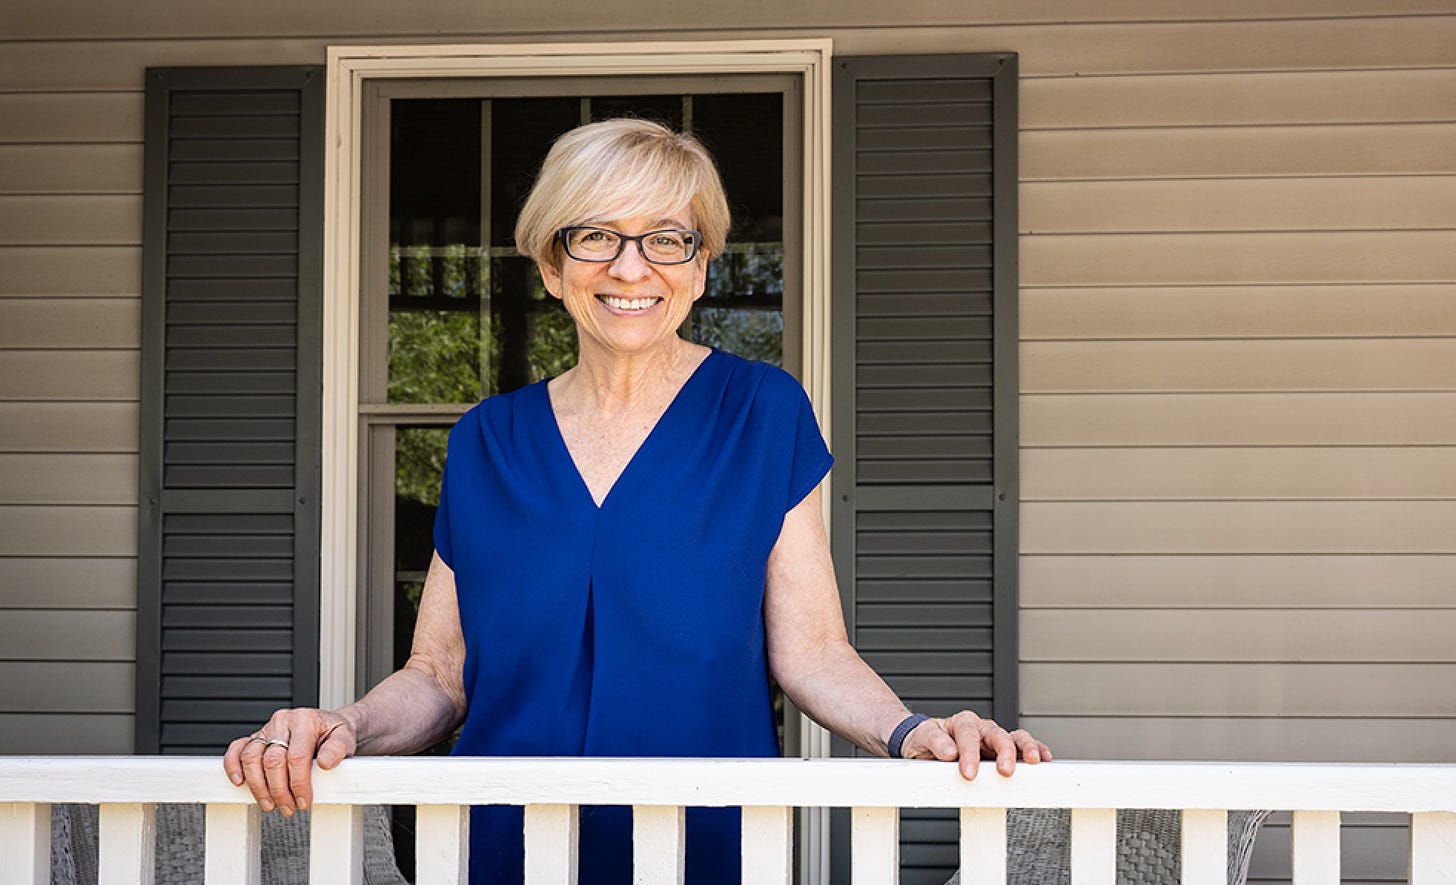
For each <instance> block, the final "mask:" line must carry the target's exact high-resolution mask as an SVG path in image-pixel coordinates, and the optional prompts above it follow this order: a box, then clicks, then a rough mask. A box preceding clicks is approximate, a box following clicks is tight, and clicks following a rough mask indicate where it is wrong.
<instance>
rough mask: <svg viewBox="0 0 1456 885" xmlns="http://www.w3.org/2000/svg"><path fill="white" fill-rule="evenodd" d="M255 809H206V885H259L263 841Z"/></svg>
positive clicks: (220, 807)
mask: <svg viewBox="0 0 1456 885" xmlns="http://www.w3.org/2000/svg"><path fill="white" fill-rule="evenodd" d="M260 822H261V815H260V814H259V811H258V806H257V805H254V804H252V803H249V804H247V805H221V804H218V805H209V806H207V827H206V829H207V847H206V848H205V849H204V851H203V876H204V877H206V879H207V885H259V883H261V882H262V881H263V872H262V865H263V852H262V847H263V840H262V838H261V836H260Z"/></svg>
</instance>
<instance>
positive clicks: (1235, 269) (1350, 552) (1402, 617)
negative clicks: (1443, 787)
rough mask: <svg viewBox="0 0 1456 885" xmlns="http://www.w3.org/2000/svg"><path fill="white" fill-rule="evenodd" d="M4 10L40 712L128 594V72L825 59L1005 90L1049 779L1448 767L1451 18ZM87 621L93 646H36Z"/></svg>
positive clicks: (858, 11)
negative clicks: (619, 49)
mask: <svg viewBox="0 0 1456 885" xmlns="http://www.w3.org/2000/svg"><path fill="white" fill-rule="evenodd" d="M26 6H27V7H28V8H27V9H25V10H23V11H19V12H11V11H7V12H6V13H5V15H6V16H8V18H6V19H5V20H4V22H3V26H0V33H8V34H12V35H16V36H17V37H18V38H20V39H18V40H16V41H13V42H7V43H5V44H4V45H3V47H0V267H3V273H0V469H3V470H4V471H6V473H7V478H6V479H5V480H4V481H3V483H0V539H8V540H0V581H4V582H5V585H6V587H7V591H9V598H10V599H11V600H18V601H11V602H3V603H0V605H9V606H11V609H10V610H8V611H7V612H5V613H4V615H3V616H0V621H8V620H9V618H10V616H11V615H15V614H19V615H22V616H24V617H26V618H31V619H32V621H30V622H27V623H31V624H32V626H36V627H37V628H44V629H51V630H55V632H54V634H53V636H52V638H53V639H54V641H55V642H56V643H57V645H56V646H55V647H54V648H52V650H51V651H50V652H49V653H50V654H52V655H53V656H54V660H55V661H56V669H54V671H50V672H51V676H50V678H53V679H54V680H57V681H58V683H62V682H64V681H65V679H67V678H71V677H69V676H66V675H63V670H62V669H61V667H62V661H61V659H62V658H67V657H68V656H69V657H70V658H73V659H77V660H80V659H82V658H84V656H85V655H87V654H88V653H90V652H91V651H92V649H91V648H90V646H91V643H90V642H89V639H90V635H91V631H93V630H101V631H102V632H105V630H116V629H121V630H129V629H130V627H129V626H128V625H123V624H120V623H119V622H118V621H116V620H115V619H117V618H122V617H125V616H126V610H127V608H128V606H130V605H131V604H133V603H132V600H134V594H135V575H134V571H132V570H128V568H127V567H126V566H127V563H128V562H130V560H129V559H128V557H129V556H130V555H131V551H132V550H133V549H134V546H135V525H134V523H135V510H134V509H133V508H132V507H131V506H129V505H130V504H133V503H134V502H132V501H128V500H126V499H125V493H126V492H125V490H126V488H127V487H128V484H134V477H135V470H136V464H135V453H136V420H137V416H136V397H137V383H136V366H137V362H136V359H137V355H136V334H137V333H136V328H137V327H136V322H137V319H136V313H135V308H134V303H135V299H136V297H137V295H138V293H139V290H140V250H139V249H138V247H137V243H138V241H139V211H140V203H139V195H140V191H141V167H140V157H141V151H140V143H141V138H142V133H141V125H142V124H141V111H142V101H141V90H142V85H143V83H142V76H143V74H142V72H143V69H144V68H145V67H146V66H149V65H151V66H163V65H189V64H208V65H219V64H298V63H310V64H317V63H321V62H322V61H323V59H324V47H325V46H326V45H328V44H329V43H331V42H391V41H403V42H426V41H429V42H440V41H450V42H462V41H483V42H491V41H528V40H531V41H534V40H551V41H554V40H573V39H602V40H610V39H642V38H652V39H659V38H660V39H673V38H676V37H695V38H700V37H703V36H705V35H707V36H716V37H725V38H732V37H776V36H783V37H799V36H813V37H824V36H827V37H831V38H833V39H834V40H835V49H836V51H837V52H840V53H846V54H853V53H900V52H914V53H926V52H974V51H1005V50H1014V51H1017V52H1019V53H1020V56H1021V71H1022V75H1023V82H1022V86H1021V115H1022V121H1023V130H1024V131H1023V133H1022V137H1021V175H1022V193H1021V204H1022V215H1021V221H1022V229H1023V236H1022V241H1021V281H1022V284H1023V289H1022V352H1021V356H1022V376H1021V377H1022V384H1023V396H1022V445H1023V452H1022V465H1021V466H1022V482H1023V490H1024V503H1023V516H1024V524H1023V530H1024V535H1023V545H1022V549H1023V568H1022V605H1023V619H1022V628H1021V629H1022V644H1023V649H1024V652H1025V659H1026V660H1025V664H1024V667H1023V674H1022V675H1023V686H1022V701H1023V708H1024V710H1025V712H1026V716H1025V719H1024V722H1025V724H1026V725H1028V726H1030V727H1033V728H1036V729H1039V730H1041V731H1042V732H1043V734H1044V736H1045V737H1047V738H1048V739H1050V740H1051V741H1053V743H1055V744H1057V746H1058V748H1059V749H1060V750H1061V751H1062V753H1063V755H1064V756H1069V757H1089V756H1091V757H1095V756H1103V757H1145V758H1146V757H1154V758H1174V757H1175V758H1242V759H1344V760H1351V761H1356V760H1391V759H1428V760H1439V761H1447V762H1452V761H1456V755H1453V754H1456V749H1453V748H1456V710H1453V706H1456V702H1453V698H1456V694H1453V693H1456V679H1453V678H1452V676H1453V673H1452V669H1451V668H1452V667H1453V666H1456V661H1453V660H1452V658H1451V654H1452V652H1451V651H1450V650H1449V648H1450V642H1449V640H1447V637H1449V636H1451V635H1453V634H1456V622H1453V620H1452V619H1453V617H1456V578H1453V575H1456V542H1453V541H1452V540H1451V539H1453V538H1456V480H1453V479H1452V477H1453V476H1456V470H1453V469H1452V468H1453V467H1456V454H1453V452H1456V113H1453V108H1456V4H1453V3H1451V2H1449V0H1439V2H1437V0H1416V2H1411V3H1402V4H1400V10H1399V14H1394V12H1393V6H1394V4H1390V3H1389V2H1384V0H1228V2H1220V3H1210V2H1191V3H1178V4H1169V3H1166V2H1161V0H1097V2H1093V3H1070V2H1064V0H990V2H987V3H978V4H974V5H966V4H959V5H957V4H942V3H929V2H920V0H915V2H911V3H909V4H903V3H902V4H897V5H895V6H894V7H893V8H890V7H886V6H884V5H883V4H875V3H870V2H867V0H854V2H848V3H844V2H829V0H805V2H799V3H791V4H783V3H769V2H760V0H754V2H751V3H749V4H746V5H745V4H738V5H733V6H720V7H713V6H706V7H704V6H698V7H691V8H689V7H668V8H663V9H656V10H655V11H654V21H655V24H654V25H653V26H652V27H651V28H648V29H644V28H642V27H641V26H640V22H638V21H635V20H633V19H634V16H633V15H632V14H631V12H630V11H629V12H628V13H626V14H625V16H624V14H623V12H622V10H620V9H617V8H611V9H607V8H604V7H602V6H600V5H599V4H598V5H593V4H585V3H576V2H574V0H569V2H568V3H567V4H566V5H565V6H563V5H561V4H556V5H555V6H553V7H551V9H550V11H549V18H548V13H547V12H545V11H543V10H544V7H540V6H531V5H529V4H526V5H522V4H517V5H514V6H511V5H508V6H505V7H500V8H497V7H491V8H490V9H488V10H487V9H486V8H485V7H482V6H481V5H480V4H478V3H473V2H468V0H435V2H432V3H430V4H428V6H429V26H428V31H429V36H425V37H421V36H417V35H418V34H419V33H420V31H421V26H420V22H421V20H422V19H421V17H420V16H421V10H419V9H417V8H413V7H405V6H401V5H400V4H396V3H388V2H384V0H361V2H360V3H358V4H355V7H354V8H353V11H352V14H351V15H350V16H349V17H347V20H344V19H339V18H338V17H337V16H335V15H332V14H331V13H329V12H327V11H326V10H323V9H322V8H320V9H309V8H297V7H296V5H295V4H291V3H286V2H285V0H260V2H257V3H250V4H231V5H218V4H196V3H182V2H180V0H164V2H157V3H148V4H143V6H142V7H140V8H136V9H133V8H131V7H125V6H121V5H116V4H109V5H108V4H102V3H97V2H94V0H69V2H57V3H51V4H26ZM567 20H570V21H574V22H575V23H576V24H575V30H574V31H571V32H563V31H561V30H559V29H558V28H559V22H561V21H567ZM744 22H752V23H753V26H752V29H751V30H747V29H745V28H744V25H743V23H744ZM329 34H334V35H337V36H335V37H327V36H321V35H329ZM394 35H406V36H403V37H400V36H394ZM112 38H126V39H112ZM12 470H15V471H23V472H26V473H27V474H31V473H33V474H34V475H24V476H21V475H18V474H17V475H15V476H9V475H8V474H9V473H10V471H12ZM63 474H73V475H67V476H63ZM65 532H69V533H73V535H72V536H71V537H70V538H69V539H61V538H59V537H58V536H57V533H65ZM50 576H56V577H55V581H56V583H57V584H58V585H59V587H58V589H57V590H56V591H55V593H54V594H49V593H46V592H43V591H41V590H39V589H37V587H38V584H40V583H42V582H45V581H46V580H47V579H48V578H49V577H50ZM12 587H18V588H20V590H19V593H18V595H17V594H16V592H15V591H14V590H12V589H11V588H12ZM88 599H90V600H94V602H92V603H91V605H92V607H94V608H95V609H96V610H97V611H95V612H92V613H91V614H93V615H95V616H97V617H100V618H102V619H103V620H106V619H111V620H107V626H106V627H105V628H104V629H103V628H102V627H100V626H98V625H95V624H91V625H89V626H88V625H86V624H82V623H80V622H74V621H72V622H66V623H65V624H64V625H63V624H61V622H58V621H57V620H56V618H58V617H61V615H62V614H64V613H65V612H67V611H71V610H74V613H75V614H76V615H77V616H89V615H87V613H86V608H87V605H88ZM17 606H19V607H17ZM68 617H69V615H68ZM37 619H38V620H37ZM62 626H64V628H65V629H57V628H59V627H62ZM75 628H79V632H78V631H77V629H75ZM1443 640H1446V641H1443ZM0 647H5V646H0ZM116 663H122V664H125V663H126V660H125V655H124V654H122V655H121V657H120V658H119V659H118V660H117V661H116ZM4 665H5V664H4V662H3V661H0V666H4ZM66 666H70V665H69V664H67V665H66ZM42 672H47V671H42ZM64 672H65V673H70V674H73V675H74V672H75V671H72V670H65V671H64ZM106 672H107V673H108V674H109V675H108V677H107V678H109V679H112V680H118V679H120V680H123V681H124V679H125V677H124V676H122V675H120V674H121V673H122V671H120V670H114V669H113V670H108V671H106ZM3 675H4V674H3V673H0V678H3ZM32 675H34V673H32ZM107 684H109V685H110V686H111V688H110V689H109V690H110V691H112V692H115V691H117V690H118V689H119V683H118V682H115V681H113V682H111V683H107ZM92 701H96V703H95V704H92ZM85 703H86V704H92V706H89V707H87V708H86V709H85V710H82V709H81V707H82V702H81V701H77V704H76V706H75V707H74V708H70V709H71V712H66V711H59V710H47V711H35V710H27V709H20V708H22V707H23V706H24V704H25V702H24V701H23V699H18V698H15V699H11V698H5V697H0V711H4V710H7V709H12V708H14V709H13V710H12V712H8V713H6V712H0V750H9V749H16V748H25V747H28V746H34V745H37V744H44V745H46V746H48V747H50V748H51V749H65V748H66V746H67V745H66V744H65V743H64V741H66V740H70V741H72V743H74V744H75V749H78V750H100V749H122V750H124V749H126V747H127V746H128V745H129V741H130V730H131V720H130V717H129V716H127V715H125V711H124V710H123V711H122V712H120V713H117V712H112V709H113V708H112V707H105V708H104V711H103V707H104V704H102V703H101V702H100V701H99V700H98V699H96V698H92V699H91V700H90V701H86V702H85ZM108 703H109V702H108ZM7 705H10V706H8V707H7ZM117 709H120V708H117ZM37 734H45V735H54V736H55V740H54V741H49V742H48V741H37V740H36V737H35V736H36V735H37ZM76 735H86V736H87V737H75V736H76ZM92 735H94V737H91V736H92ZM1392 735H1397V736H1398V738H1399V739H1398V741H1393V740H1392ZM1371 833H1376V835H1377V836H1378V835H1379V833H1378V832H1376V830H1369V831H1367V830H1359V831H1356V833H1355V835H1352V836H1350V837H1348V838H1350V839H1354V840H1356V841H1359V840H1362V839H1367V838H1373V837H1370V834H1371ZM1375 841H1376V842H1379V843H1380V845H1381V846H1384V847H1379V848H1378V849H1372V851H1375V852H1376V853H1377V854H1379V855H1381V856H1384V855H1385V854H1387V853H1390V852H1392V851H1395V850H1397V848H1398V843H1399V840H1398V839H1387V840H1385V842H1380V840H1379V839H1376V840H1375ZM1387 842H1389V843H1390V845H1386V843H1387ZM1362 844H1363V843H1362ZM1372 844H1374V843H1372ZM1391 845H1394V846H1396V848H1391V847H1390V846H1391ZM1265 856H1266V855H1261V857H1265ZM1376 860H1377V861H1378V858H1377V859H1376ZM1260 863H1261V864H1264V867H1263V869H1264V874H1265V875H1275V876H1277V875H1279V874H1280V873H1279V870H1278V862H1277V861H1266V860H1261V861H1260ZM1395 869H1396V873H1395V875H1396V876H1397V877H1398V876H1399V875H1400V867H1399V865H1398V863H1397V864H1396V866H1395ZM1271 870H1272V872H1270V871H1271ZM1351 872H1352V874H1353V872H1354V871H1353V870H1352V871H1351ZM1257 874H1258V873H1257V871H1256V875H1257ZM1360 874H1361V875H1364V876H1371V877H1373V876H1375V875H1376V873H1375V872H1371V871H1370V870H1366V869H1365V868H1363V867H1362V869H1361V871H1360ZM1380 875H1384V873H1381V874H1380Z"/></svg>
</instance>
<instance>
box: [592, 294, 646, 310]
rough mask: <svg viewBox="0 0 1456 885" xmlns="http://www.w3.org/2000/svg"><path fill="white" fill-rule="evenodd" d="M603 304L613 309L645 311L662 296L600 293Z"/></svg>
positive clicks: (599, 296)
mask: <svg viewBox="0 0 1456 885" xmlns="http://www.w3.org/2000/svg"><path fill="white" fill-rule="evenodd" d="M597 298H598V299H600V300H601V302H602V303H603V304H605V305H606V306H607V307H610V308H612V309H613V310H626V311H643V310H647V309H648V308H649V307H652V306H653V305H655V304H657V302H659V301H661V300H662V299H661V298H621V297H618V296H616V295H598V296H597Z"/></svg>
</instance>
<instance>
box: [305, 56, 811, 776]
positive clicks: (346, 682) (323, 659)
mask: <svg viewBox="0 0 1456 885" xmlns="http://www.w3.org/2000/svg"><path fill="white" fill-rule="evenodd" d="M831 55H832V43H831V41H830V40H827V39H823V40H755V41H684V42H658V43H552V44H539V43H538V44H482V45H448V46H334V47H329V50H328V67H327V76H328V83H327V100H326V106H325V116H326V119H325V132H324V144H325V154H324V266H323V290H324V316H323V365H324V372H323V434H322V443H323V455H322V459H323V462H322V486H323V489H322V512H321V514H320V518H321V529H322V532H321V535H322V536H321V538H320V576H319V577H320V617H319V703H320V705H322V706H324V707H326V708H327V707H337V706H341V705H343V704H346V703H348V702H350V701H351V700H353V699H354V697H355V693H356V685H355V672H356V671H355V659H356V656H357V654H358V642H359V638H358V636H357V624H358V605H359V600H358V593H357V571H358V544H359V538H358V499H359V482H360V476H359V463H358V454H359V438H358V437H359V409H358V387H359V285H360V277H361V261H362V248H361V246H362V243H361V229H362V201H361V198H360V190H361V188H360V176H361V174H362V169H361V162H360V155H361V142H362V138H363V134H362V129H361V120H362V117H363V83H364V81H365V80H367V79H371V78H395V79H399V78H432V77H440V78H443V77H451V78H461V77H496V78H498V77H552V76H576V77H581V76H603V77H605V76H616V75H666V74H753V73H774V74H790V75H797V76H799V77H802V79H803V96H804V115H803V121H804V132H803V140H802V144H803V150H804V156H803V169H804V174H803V197H802V199H803V225H804V227H803V232H802V242H803V244H804V255H803V263H802V268H803V271H802V272H803V280H802V289H801V291H802V292H803V298H804V302H803V313H802V317H803V325H802V330H803V331H802V335H803V337H802V351H801V353H802V367H801V368H802V375H803V377H802V381H803V383H804V386H805V388H806V390H807V391H808V393H809V399H810V401H811V402H812V403H813V405H814V408H815V411H816V412H817V414H818V418H819V421H820V426H823V427H828V426H830V417H831V416H830V414H829V390H830V374H829V367H830V316H829V306H830V302H829V279H830V266H829V151H830V144H829V138H830V128H829V85H830V68H829V64H830V59H831ZM826 482H827V480H826ZM824 501H825V506H826V508H827V506H828V502H829V496H828V495H827V494H826V495H825V497H824ZM820 739H821V740H822V741H823V743H824V747H823V749H822V752H816V750H818V749H819V748H817V747H806V749H807V750H808V752H809V753H810V755H828V752H827V738H824V737H823V736H822V735H821V736H820Z"/></svg>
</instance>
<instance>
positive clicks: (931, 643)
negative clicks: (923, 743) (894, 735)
mask: <svg viewBox="0 0 1456 885" xmlns="http://www.w3.org/2000/svg"><path fill="white" fill-rule="evenodd" d="M833 103H834V104H833V115H834V157H833V168H834V175H835V181H834V185H835V190H834V224H833V228H834V298H835V301H834V305H833V312H834V317H835V319H834V322H835V329H834V332H835V335H834V379H835V381H834V383H835V391H834V397H835V401H834V408H833V415H834V427H833V428H832V433H833V444H834V451H835V454H836V456H837V458H838V463H837V464H836V466H835V469H834V477H833V488H834V502H833V511H832V512H833V535H834V547H835V556H836V568H837V569H838V571H839V574H840V582H841V586H842V588H843V593H844V604H845V618H846V621H847V623H848V626H849V630H850V635H851V637H852V639H853V641H854V643H855V645H856V647H857V648H858V649H859V650H860V652H861V653H862V654H863V655H864V657H865V658H866V659H867V660H868V661H869V662H870V664H871V665H872V666H874V667H875V669H876V670H878V671H879V672H880V673H881V674H882V675H883V676H884V677H885V679H886V681H887V682H889V684H890V686H891V687H892V688H894V689H895V690H896V691H897V692H898V693H899V694H900V696H901V697H902V698H904V699H905V702H906V703H907V704H908V705H909V706H910V708H911V709H912V710H915V711H917V712H925V713H929V714H931V715H946V714H949V713H952V712H954V711H957V710H961V709H967V708H969V709H972V710H975V711H976V712H977V713H980V714H981V715H983V716H995V718H996V719H997V720H998V721H1000V722H1001V723H1002V724H1004V725H1006V726H1008V727H1014V725H1015V722H1016V718H1017V705H1016V660H1017V653H1016V633H1015V629H1016V555H1017V538H1016V528H1017V523H1016V507H1017V499H1018V493H1017V484H1016V477H1017V409H1016V336H1017V324H1016V290H1017V282H1016V280H1017V270H1016V181H1017V176H1016V132H1017V119H1016V57H1015V56H1014V55H969V56H901V57H875V58H840V59H837V60H836V62H835V80H834V97H833ZM838 749H839V750H840V751H841V752H847V751H848V748H847V747H845V746H843V745H841V746H840V747H839V748H838ZM957 835H958V834H957V824H956V819H955V816H954V815H953V814H945V813H936V812H917V811H912V810H907V811H905V812H903V814H902V824H901V865H902V876H903V879H902V881H904V882H905V883H907V885H911V883H920V882H924V883H935V885H939V883H942V882H944V881H945V879H946V878H947V877H948V876H949V875H950V874H951V873H952V872H953V871H954V870H955V868H956V865H957V853H956V844H957ZM841 856H842V852H841V851H839V850H838V846H836V860H838V859H839V857H841ZM847 872H848V871H847V870H846V869H844V864H842V863H836V864H835V877H834V878H835V881H840V880H841V879H842V880H843V881H848V879H847V878H843V877H844V876H845V875H846V874H847Z"/></svg>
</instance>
